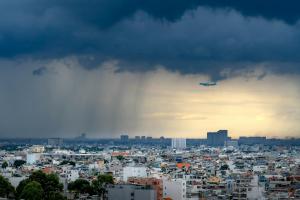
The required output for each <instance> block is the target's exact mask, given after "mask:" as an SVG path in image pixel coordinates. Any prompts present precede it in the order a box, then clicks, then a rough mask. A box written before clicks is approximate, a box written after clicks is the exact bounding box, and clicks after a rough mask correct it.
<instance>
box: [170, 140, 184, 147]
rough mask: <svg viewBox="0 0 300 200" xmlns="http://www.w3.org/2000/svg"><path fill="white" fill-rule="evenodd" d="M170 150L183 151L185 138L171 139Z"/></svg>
mask: <svg viewBox="0 0 300 200" xmlns="http://www.w3.org/2000/svg"><path fill="white" fill-rule="evenodd" d="M172 148H173V149H185V148H186V139H185V138H172Z"/></svg>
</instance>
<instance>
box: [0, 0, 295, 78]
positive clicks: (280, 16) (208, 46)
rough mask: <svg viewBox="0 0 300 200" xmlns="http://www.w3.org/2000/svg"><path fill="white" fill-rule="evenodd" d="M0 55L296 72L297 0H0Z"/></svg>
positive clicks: (126, 66)
mask: <svg viewBox="0 0 300 200" xmlns="http://www.w3.org/2000/svg"><path fill="white" fill-rule="evenodd" d="M0 13H1V14H0V17H1V18H0V56H1V57H6V58H7V57H15V56H24V55H26V56H32V57H37V58H44V57H51V58H57V57H64V56H69V55H91V56H92V57H93V59H90V58H88V59H82V63H84V66H86V68H87V69H93V68H95V67H97V66H99V64H100V63H101V62H103V61H104V60H107V59H117V60H121V61H122V62H121V64H120V71H122V70H131V71H136V70H138V71H144V70H152V69H153V66H155V65H164V66H165V67H166V68H167V69H169V70H172V71H179V72H182V73H206V74H209V75H211V76H212V78H213V79H221V78H223V76H222V75H221V72H222V70H224V69H227V68H230V69H231V70H237V69H238V70H240V69H246V70H249V68H251V67H248V66H249V65H251V66H253V65H255V64H256V63H261V62H267V63H278V62H280V63H286V62H294V63H296V64H293V65H288V66H283V65H281V66H279V67H278V66H273V65H272V64H270V65H268V68H269V69H270V70H271V71H273V72H277V73H278V72H280V73H286V72H298V71H299V70H298V66H297V63H298V62H299V60H300V54H299V53H297V52H299V51H300V45H299V44H300V39H299V38H300V27H299V23H298V20H299V18H300V3H299V2H298V1H292V0H289V1H281V0H272V1H271V0H266V1H261V0H254V1H237V0H226V1H224V0H215V1H209V0H189V1H182V0H165V1H158V0H146V1H139V0H124V1H116V0H115V1H114V0H90V1H88V2H86V1H82V0H65V1H61V0H52V1H45V0H23V1H17V0H2V1H0Z"/></svg>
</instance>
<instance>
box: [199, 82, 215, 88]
mask: <svg viewBox="0 0 300 200" xmlns="http://www.w3.org/2000/svg"><path fill="white" fill-rule="evenodd" d="M199 85H201V86H204V87H210V86H216V85H217V82H202V83H199Z"/></svg>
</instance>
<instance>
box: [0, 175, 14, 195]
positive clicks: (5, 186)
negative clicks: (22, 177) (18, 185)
mask: <svg viewBox="0 0 300 200" xmlns="http://www.w3.org/2000/svg"><path fill="white" fill-rule="evenodd" d="M14 194H15V188H14V187H13V186H12V185H11V183H10V182H9V181H8V180H7V179H6V178H4V177H3V176H1V175H0V197H3V198H8V197H12V196H14Z"/></svg>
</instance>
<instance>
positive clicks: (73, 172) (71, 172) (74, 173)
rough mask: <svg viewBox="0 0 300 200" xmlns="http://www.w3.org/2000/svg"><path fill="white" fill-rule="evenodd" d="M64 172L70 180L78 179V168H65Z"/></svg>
mask: <svg viewBox="0 0 300 200" xmlns="http://www.w3.org/2000/svg"><path fill="white" fill-rule="evenodd" d="M63 173H64V174H65V177H66V178H67V181H68V182H71V181H76V180H77V179H78V178H79V171H78V170H76V169H65V170H63Z"/></svg>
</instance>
